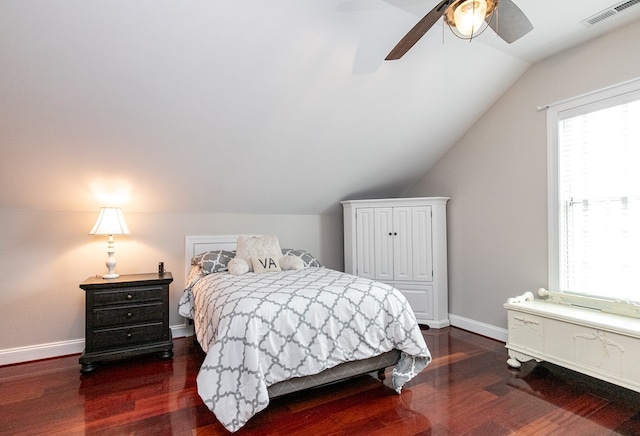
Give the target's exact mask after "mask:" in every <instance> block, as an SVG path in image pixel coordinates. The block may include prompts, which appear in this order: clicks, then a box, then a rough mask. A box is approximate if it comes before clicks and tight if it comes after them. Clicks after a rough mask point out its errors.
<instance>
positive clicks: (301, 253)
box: [282, 248, 322, 268]
mask: <svg viewBox="0 0 640 436" xmlns="http://www.w3.org/2000/svg"><path fill="white" fill-rule="evenodd" d="M282 255H283V256H297V257H299V258H300V259H302V262H303V263H304V267H305V268H308V267H310V266H314V267H317V268H321V267H322V265H321V264H320V262H319V261H318V260H317V259H316V258H315V257H313V256H312V255H311V253H309V252H308V251H305V250H301V249H299V248H283V249H282Z"/></svg>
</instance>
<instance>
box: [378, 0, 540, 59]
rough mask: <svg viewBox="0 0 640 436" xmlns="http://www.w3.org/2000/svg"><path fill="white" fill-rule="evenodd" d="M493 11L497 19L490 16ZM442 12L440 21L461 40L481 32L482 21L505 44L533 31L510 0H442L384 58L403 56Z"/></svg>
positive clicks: (482, 27)
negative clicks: (442, 18) (442, 20)
mask: <svg viewBox="0 0 640 436" xmlns="http://www.w3.org/2000/svg"><path fill="white" fill-rule="evenodd" d="M494 13H495V15H497V19H494V18H496V17H494ZM443 15H444V22H445V23H446V24H447V25H448V26H449V27H450V28H451V30H453V31H454V33H456V34H457V36H459V37H460V38H463V39H472V38H474V37H475V36H477V35H478V34H480V33H482V32H483V31H484V29H485V28H486V26H483V23H487V25H488V26H490V27H491V28H492V29H493V30H494V31H495V32H496V33H497V34H498V36H499V37H500V38H502V39H504V40H505V41H506V42H507V43H509V44H511V43H512V42H514V41H516V40H518V39H520V38H522V37H523V36H524V35H526V34H527V33H529V32H530V31H531V30H533V25H532V24H531V22H530V21H529V19H528V18H527V17H526V15H525V14H524V13H523V12H522V11H521V10H520V8H518V6H516V5H515V4H514V3H513V2H512V1H511V0H443V1H441V2H440V3H438V5H437V6H436V7H435V8H433V9H431V11H430V12H429V13H428V14H427V15H425V16H424V18H422V19H421V20H420V21H418V24H416V25H415V26H413V28H412V29H411V30H410V31H409V33H407V34H406V35H405V36H404V38H402V39H401V40H400V42H398V44H396V46H395V47H394V48H393V50H391V52H390V53H389V54H388V55H387V57H386V58H385V60H387V61H392V60H396V59H400V58H401V57H402V56H404V54H405V53H406V52H408V51H409V49H410V48H411V47H413V45H414V44H415V43H416V42H418V40H419V39H420V38H422V37H423V36H424V34H425V33H427V31H428V30H429V29H431V27H433V25H434V24H435V23H436V21H438V20H439V19H440V17H442V16H443ZM458 34H459V35H458Z"/></svg>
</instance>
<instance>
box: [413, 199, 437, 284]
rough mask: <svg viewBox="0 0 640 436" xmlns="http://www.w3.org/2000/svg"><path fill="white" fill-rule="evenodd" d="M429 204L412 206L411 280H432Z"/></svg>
mask: <svg viewBox="0 0 640 436" xmlns="http://www.w3.org/2000/svg"><path fill="white" fill-rule="evenodd" d="M431 221H432V214H431V206H416V207H413V208H412V217H411V233H412V235H413V246H412V254H411V258H412V262H413V272H412V278H411V280H415V281H425V282H431V281H433V235H432V228H431V225H432V222H431Z"/></svg>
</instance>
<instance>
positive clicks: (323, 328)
mask: <svg viewBox="0 0 640 436" xmlns="http://www.w3.org/2000/svg"><path fill="white" fill-rule="evenodd" d="M261 238H262V237H257V236H240V237H239V236H238V235H225V236H187V237H186V239H185V243H186V244H185V245H186V247H185V248H186V249H185V253H186V254H185V268H186V271H187V277H188V281H187V287H186V289H185V290H184V292H183V295H182V296H181V298H180V302H179V307H178V311H179V313H180V314H181V315H182V316H185V317H187V318H190V319H192V320H193V323H194V328H195V335H196V338H197V340H198V343H199V344H200V346H201V347H202V349H203V350H204V351H205V353H206V357H205V359H204V362H203V363H202V366H201V368H200V371H199V373H198V376H197V384H198V393H199V395H200V397H201V398H202V400H203V401H204V403H205V404H206V406H207V407H208V408H209V409H210V410H211V411H212V412H213V413H214V414H215V415H216V417H217V418H218V420H219V421H220V422H221V423H222V425H224V426H225V428H227V429H228V430H229V431H232V432H234V431H237V430H238V429H240V428H241V427H242V426H243V425H244V424H246V422H247V421H248V420H249V419H250V418H251V417H252V416H253V415H255V414H256V413H258V412H259V411H261V410H263V409H264V408H266V407H267V405H268V404H269V400H270V399H273V398H276V397H278V396H281V395H285V394H288V393H292V392H296V391H299V390H302V389H307V388H311V387H315V386H318V385H321V384H326V383H331V382H335V381H339V380H343V379H346V378H350V377H354V376H357V375H361V374H365V373H371V372H379V373H382V372H383V371H384V369H385V368H387V367H389V366H394V369H393V371H392V377H391V384H392V385H393V387H394V389H395V391H396V392H397V393H398V394H400V392H401V390H402V386H403V385H404V384H405V383H406V382H408V381H409V380H410V379H411V378H413V377H414V376H416V375H417V374H418V373H419V372H420V371H421V370H422V369H424V367H426V366H427V365H428V363H429V362H430V360H431V355H430V353H429V350H428V348H427V346H426V343H425V342H424V338H423V337H422V334H421V332H420V328H419V326H418V323H417V321H416V319H415V316H414V314H413V312H412V310H411V308H410V306H409V304H408V303H407V301H406V299H405V298H404V296H403V295H402V293H400V292H399V291H397V290H396V289H394V288H392V287H391V286H388V285H386V284H382V283H379V282H374V281H372V280H368V279H363V278H360V277H356V276H352V275H349V274H345V273H342V272H339V271H335V270H332V269H329V268H324V267H322V266H321V265H320V263H319V262H318V261H317V259H315V258H314V257H313V256H312V255H311V254H310V253H308V252H306V251H305V250H303V249H280V247H279V245H277V244H276V246H275V247H273V246H271V247H270V250H271V253H267V254H259V255H258V256H251V262H250V261H249V260H246V259H247V258H246V257H245V260H246V264H249V265H251V264H252V263H253V265H254V268H252V267H251V266H249V269H250V271H244V270H243V269H242V268H246V264H245V263H244V262H243V260H242V259H243V256H244V255H246V254H247V250H246V244H248V243H249V242H251V241H256V240H260V239H261ZM276 242H277V237H276ZM261 249H264V248H261ZM250 251H251V249H250V250H249V252H250ZM258 251H259V250H258ZM261 256H262V257H261ZM265 256H266V257H265ZM256 258H258V261H260V259H261V258H264V259H265V261H264V262H263V263H259V262H255V260H256ZM267 260H271V261H275V262H274V263H275V265H271V267H273V268H274V269H273V270H271V269H269V262H267ZM238 265H241V266H242V268H240V269H238V268H237V266H238ZM280 265H282V268H280ZM285 266H286V267H285ZM263 267H265V268H266V270H263ZM230 271H231V272H233V273H230Z"/></svg>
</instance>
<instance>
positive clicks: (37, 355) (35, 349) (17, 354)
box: [0, 324, 193, 366]
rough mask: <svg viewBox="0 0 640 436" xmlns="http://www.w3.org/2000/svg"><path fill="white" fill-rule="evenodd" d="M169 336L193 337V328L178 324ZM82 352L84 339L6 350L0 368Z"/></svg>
mask: <svg viewBox="0 0 640 436" xmlns="http://www.w3.org/2000/svg"><path fill="white" fill-rule="evenodd" d="M171 335H172V336H173V337H174V338H182V337H185V336H192V335H193V326H191V325H187V324H178V325H173V326H171ZM83 351H84V339H73V340H70V341H61V342H51V343H48V344H38V345H28V346H26V347H17V348H6V349H4V350H0V366H2V365H11V364H14V363H24V362H30V361H32V360H41V359H50V358H52V357H60V356H68V355H69V354H80V353H82V352H83Z"/></svg>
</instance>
